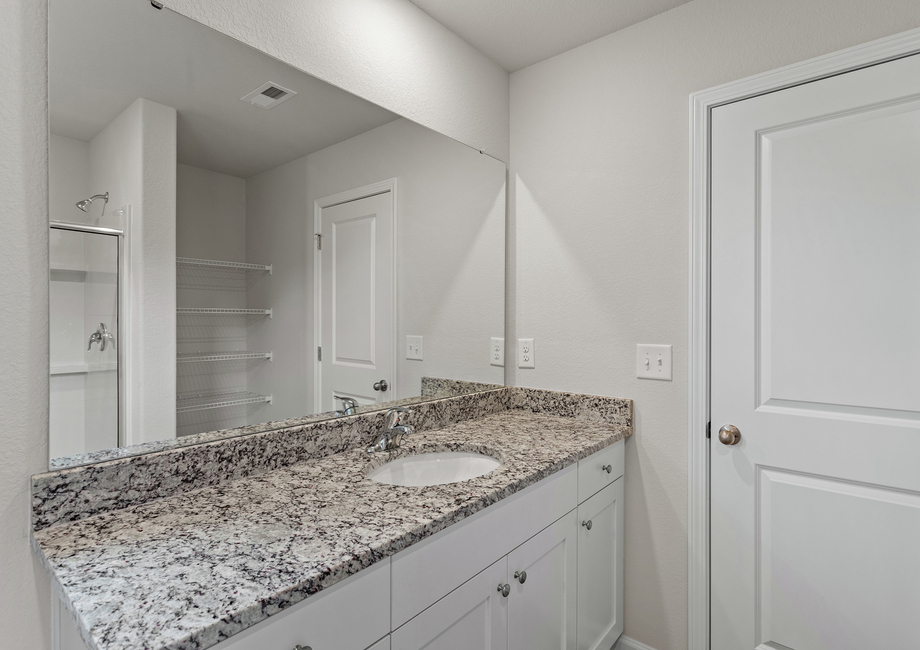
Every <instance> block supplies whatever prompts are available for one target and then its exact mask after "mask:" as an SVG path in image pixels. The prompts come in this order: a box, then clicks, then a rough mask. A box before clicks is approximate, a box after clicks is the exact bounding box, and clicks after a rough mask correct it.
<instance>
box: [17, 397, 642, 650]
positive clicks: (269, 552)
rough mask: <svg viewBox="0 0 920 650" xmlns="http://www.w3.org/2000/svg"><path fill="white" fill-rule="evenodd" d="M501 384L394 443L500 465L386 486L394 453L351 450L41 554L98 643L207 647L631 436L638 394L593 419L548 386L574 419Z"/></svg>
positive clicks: (87, 527) (87, 522)
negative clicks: (498, 408) (483, 409)
mask: <svg viewBox="0 0 920 650" xmlns="http://www.w3.org/2000/svg"><path fill="white" fill-rule="evenodd" d="M498 392H502V393H506V394H511V395H513V396H515V397H516V399H518V400H520V402H521V403H520V404H514V405H511V406H512V408H511V409H510V410H506V411H503V412H498V413H494V414H492V415H486V416H485V417H481V418H479V419H475V420H468V421H466V422H461V423H459V424H454V425H450V426H447V427H445V428H443V429H431V430H428V431H426V432H422V433H416V434H414V435H413V436H411V437H410V438H409V439H407V441H406V442H405V443H404V446H403V448H402V449H401V450H399V452H397V453H398V454H399V455H409V454H412V453H419V452H425V451H434V450H473V451H481V452H484V453H488V454H490V455H492V456H493V457H495V458H497V459H498V460H500V461H501V462H502V465H501V466H500V467H499V468H497V469H496V470H494V471H493V472H491V473H490V474H488V475H486V476H483V477H480V478H476V479H472V480H470V481H465V482H463V483H456V484H452V485H440V486H431V487H414V488H408V487H397V486H391V485H383V484H379V483H375V482H373V481H371V480H369V479H367V478H366V477H365V475H366V473H367V472H368V471H369V470H370V469H371V467H372V465H374V466H376V465H379V464H381V463H383V462H386V461H387V460H389V459H391V458H392V457H394V455H395V454H387V455H385V454H381V455H379V456H369V455H368V454H366V453H364V452H363V451H360V450H356V449H352V450H347V451H342V452H340V453H336V454H333V455H328V456H326V457H323V458H318V459H313V460H309V461H306V462H299V463H295V464H291V465H289V466H286V467H283V468H279V469H275V470H274V471H270V472H266V473H262V474H260V475H257V476H251V477H249V478H245V479H241V480H236V481H232V482H226V483H224V484H222V485H218V486H216V487H208V488H204V489H200V490H197V491H193V492H188V493H184V494H180V495H177V496H174V497H172V498H168V499H158V500H155V501H152V502H149V503H146V504H143V505H138V506H136V507H131V508H126V509H123V510H119V511H114V512H109V513H107V514H101V515H97V516H94V517H91V518H88V519H84V520H81V521H77V522H74V523H69V524H63V525H57V526H52V527H49V528H44V529H42V530H38V531H37V532H35V533H34V534H33V545H34V548H35V551H36V553H37V554H38V555H39V557H40V558H41V560H42V562H43V564H44V566H45V567H46V569H47V570H48V571H49V573H50V574H51V575H52V578H53V581H54V583H55V587H56V588H57V589H58V590H59V592H60V593H61V594H62V596H63V598H64V600H65V603H66V604H67V607H68V608H70V609H71V611H72V612H74V613H75V618H76V619H77V621H78V624H79V627H80V628H81V633H82V634H83V636H84V639H85V640H86V641H87V643H88V645H89V646H90V647H91V648H94V649H96V650H116V649H117V650H121V649H124V650H127V649H129V648H130V649H132V650H135V649H138V648H150V649H156V650H159V649H161V648H169V649H190V648H195V649H199V650H201V649H203V648H207V647H210V646H212V645H214V644H216V643H218V642H220V641H221V640H223V639H224V638H227V637H228V636H232V635H233V634H235V633H237V632H239V631H241V630H243V629H245V628H247V627H249V626H251V625H254V624H255V623H258V622H260V621H262V620H264V619H265V618H267V617H268V616H270V615H271V614H273V613H275V612H277V611H280V610H281V609H284V608H285V607H287V606H289V605H292V604H294V603H296V602H298V601H300V600H302V599H303V598H305V597H307V596H309V595H311V594H313V593H316V592H317V591H320V590H321V589H324V588H326V587H329V586H331V585H332V584H334V583H336V582H338V581H339V580H341V579H343V578H345V577H347V576H348V575H351V574H354V573H356V572H357V571H360V570H361V569H362V568H365V567H367V566H370V565H371V564H373V563H374V562H377V561H379V560H380V559H383V558H385V557H387V556H389V555H392V554H394V553H396V552H398V551H399V550H401V549H403V548H405V547H407V546H409V545H411V544H413V543H415V542H417V541H419V540H421V539H424V538H425V537H428V536H429V535H432V534H434V533H436V532H438V531H440V530H443V529H444V528H446V527H447V526H449V525H451V524H453V523H455V522H457V521H460V520H461V519H463V518H465V517H468V516H470V515H472V514H473V513H475V512H477V511H479V510H481V509H483V508H485V507H487V506H488V505H490V504H492V503H495V502H497V501H499V500H501V499H503V498H505V497H507V496H510V495H511V494H514V493H515V492H518V491H520V490H522V489H524V488H526V487H527V486H529V485H532V484H534V483H536V482H538V481H540V480H541V479H543V478H545V477H547V476H549V475H550V474H552V473H554V472H557V471H559V470H561V469H563V468H564V467H566V466H568V465H571V464H572V463H575V462H576V461H578V460H579V459H581V458H584V457H587V456H589V455H590V454H592V453H594V452H595V451H598V450H600V449H602V448H604V447H605V446H607V445H610V444H612V443H614V442H616V441H618V440H621V439H623V438H625V437H627V436H629V435H630V434H631V430H632V429H631V425H632V419H631V402H630V401H629V400H615V401H616V402H617V403H618V404H619V407H620V408H619V411H625V412H618V413H616V414H613V413H612V412H608V413H607V415H605V416H604V417H597V418H589V417H584V416H585V415H587V413H586V412H584V411H579V410H578V409H576V408H573V407H572V402H573V400H574V401H577V400H576V396H571V395H566V394H558V393H557V394H552V395H551V396H544V397H545V398H550V397H552V399H556V400H559V406H560V407H564V408H563V410H569V411H572V412H573V413H574V412H577V413H578V414H579V416H580V417H578V424H577V426H573V419H572V418H571V417H559V416H554V415H547V414H542V413H533V412H531V410H530V409H526V410H525V409H524V408H514V406H519V405H521V406H523V403H526V402H527V401H528V400H534V399H536V398H537V397H538V396H537V395H531V396H530V397H528V396H527V395H526V394H525V393H524V392H523V391H519V390H516V389H505V390H504V391H498ZM541 392H544V391H541ZM581 397H584V396H581ZM600 399H602V400H606V401H607V402H608V403H609V402H610V401H611V400H610V398H600ZM566 404H568V405H569V406H568V407H566V406H565V405H566ZM546 408H549V407H546ZM613 410H617V409H613ZM592 419H593V421H592Z"/></svg>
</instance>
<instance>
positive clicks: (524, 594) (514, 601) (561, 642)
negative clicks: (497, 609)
mask: <svg viewBox="0 0 920 650" xmlns="http://www.w3.org/2000/svg"><path fill="white" fill-rule="evenodd" d="M576 514H577V513H576V511H575V510H572V511H571V512H569V514H567V515H565V516H564V517H562V519H559V520H558V521H557V522H556V523H554V524H553V525H551V526H550V527H548V528H545V529H544V530H543V531H542V532H540V533H538V534H537V535H536V536H534V537H532V538H531V539H529V540H527V541H526V542H524V543H523V544H521V545H520V546H518V547H517V548H516V549H514V550H513V551H512V552H511V553H510V554H509V555H508V582H509V583H510V584H511V595H510V596H509V598H508V649H509V650H575V606H576V592H575V579H576V544H577V542H576V536H577V526H578V524H577V519H576ZM519 572H525V573H526V578H525V579H524V582H521V580H520V575H519V577H518V578H515V576H514V574H515V573H519Z"/></svg>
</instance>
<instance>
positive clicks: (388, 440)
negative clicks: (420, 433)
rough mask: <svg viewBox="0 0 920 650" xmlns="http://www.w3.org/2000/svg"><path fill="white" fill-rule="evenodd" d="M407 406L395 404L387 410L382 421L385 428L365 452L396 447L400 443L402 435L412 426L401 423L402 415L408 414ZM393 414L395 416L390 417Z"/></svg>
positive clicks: (410, 429) (410, 431)
mask: <svg viewBox="0 0 920 650" xmlns="http://www.w3.org/2000/svg"><path fill="white" fill-rule="evenodd" d="M411 412H412V411H410V410H409V409H407V408H403V407H401V406H397V407H396V408H392V409H390V410H389V411H387V415H386V419H385V420H384V422H385V423H386V424H385V426H386V427H387V428H386V430H385V431H384V432H383V433H382V434H380V437H379V438H378V439H377V442H375V443H374V444H372V445H371V446H370V447H368V448H367V453H369V454H372V453H374V452H377V451H390V450H393V449H397V448H398V447H399V445H400V444H402V439H403V436H407V435H409V434H410V433H412V427H410V426H409V425H408V424H403V415H408V414H409V413H411ZM394 415H395V418H394V417H392V416H394Z"/></svg>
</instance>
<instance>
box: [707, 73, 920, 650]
mask: <svg viewBox="0 0 920 650" xmlns="http://www.w3.org/2000/svg"><path fill="white" fill-rule="evenodd" d="M712 125H713V129H712V142H711V146H712V303H711V309H712V318H711V322H712V330H711V335H712V376H711V386H712V404H711V417H712V438H711V441H710V445H711V446H710V454H711V469H712V477H711V525H712V529H711V539H712V542H711V558H712V560H711V562H712V565H711V566H712V568H711V571H712V575H711V577H712V583H711V586H712V594H711V605H712V610H711V626H712V628H711V629H712V649H713V650H743V649H744V648H792V649H793V650H831V649H833V650H846V649H851V648H852V649H854V650H855V649H859V650H863V649H865V648H885V649H886V650H908V649H916V648H920V624H918V619H917V614H918V612H920V57H917V56H914V57H909V58H904V59H900V60H897V61H892V62H889V63H885V64H882V65H877V66H874V67H870V68H866V69H863V70H859V71H855V72H850V73H847V74H843V75H839V76H836V77H831V78H828V79H824V80H821V81H817V82H814V83H810V84H805V85H802V86H798V87H794V88H791V89H787V90H784V91H781V92H775V93H771V94H768V95H763V96H761V97H757V98H754V99H750V100H746V101H742V102H737V103H734V104H730V105H727V106H722V107H718V108H715V109H714V110H713V113H712ZM729 424H731V425H735V426H736V427H737V428H738V429H739V430H740V432H741V439H740V442H739V443H738V444H735V445H728V444H722V443H720V441H719V436H718V432H719V429H720V427H722V426H723V425H729Z"/></svg>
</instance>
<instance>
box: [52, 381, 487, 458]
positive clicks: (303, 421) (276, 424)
mask: <svg viewBox="0 0 920 650" xmlns="http://www.w3.org/2000/svg"><path fill="white" fill-rule="evenodd" d="M498 388H504V386H501V385H499V384H483V383H479V382H474V381H462V380H459V379H440V378H437V377H422V388H421V395H415V396H413V397H404V398H402V399H398V400H391V401H389V402H381V403H379V404H367V405H365V406H360V407H358V409H357V413H373V412H375V411H382V410H386V409H391V408H393V407H394V406H411V405H413V404H417V403H419V402H425V401H428V400H433V399H444V398H446V397H458V396H460V395H468V394H470V393H477V392H481V391H486V390H496V389H498ZM337 417H341V416H340V415H338V413H337V412H336V411H326V412H324V413H314V414H312V415H304V416H302V417H297V418H288V419H287V420H271V421H269V422H259V423H258V424H250V425H248V426H245V427H234V428H232V429H218V430H216V431H205V432H204V433H196V434H193V435H190V436H182V437H181V438H170V439H166V440H157V441H154V442H145V443H141V444H139V445H128V446H126V447H115V448H113V449H102V450H100V451H91V452H87V453H85V454H74V455H73V456H61V457H59V458H52V459H51V462H50V463H49V464H48V469H49V470H51V471H55V470H59V469H67V468H69V467H79V466H81V465H91V464H94V463H102V462H105V461H108V460H117V459H119V458H129V457H131V456H142V455H144V454H153V453H156V452H159V451H168V450H170V449H177V448H179V447H192V446H194V445H201V444H205V443H208V442H214V441H217V440H225V439H227V438H237V437H239V436H248V435H250V434H252V433H266V432H268V431H277V430H279V429H291V428H294V427H302V426H305V425H307V424H313V423H316V422H322V421H323V420H330V419H333V418H337Z"/></svg>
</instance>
